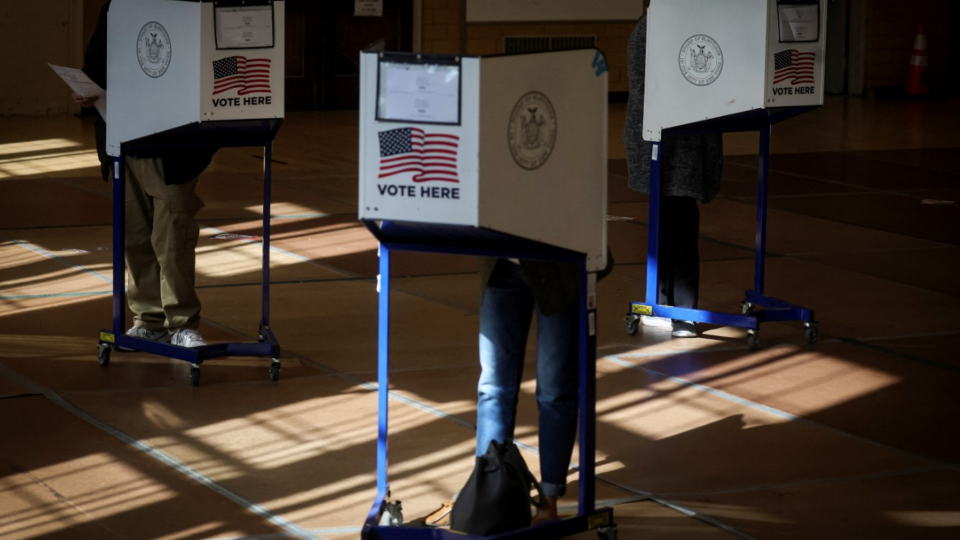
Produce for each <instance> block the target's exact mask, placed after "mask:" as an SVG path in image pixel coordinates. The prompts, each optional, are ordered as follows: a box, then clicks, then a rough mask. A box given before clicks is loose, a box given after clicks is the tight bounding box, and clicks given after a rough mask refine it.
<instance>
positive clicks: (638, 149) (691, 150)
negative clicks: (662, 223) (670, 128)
mask: <svg viewBox="0 0 960 540" xmlns="http://www.w3.org/2000/svg"><path fill="white" fill-rule="evenodd" d="M674 52H675V51H669V54H671V55H673V54H674ZM663 53H664V54H667V53H668V52H667V51H664V52H663ZM646 60H647V17H646V16H644V17H641V18H640V22H638V23H637V26H636V28H634V30H633V34H631V35H630V42H629V44H628V45H627V71H628V73H629V74H630V97H629V100H628V101H627V119H626V127H625V128H624V130H623V142H624V145H625V146H626V150H627V169H628V171H629V174H630V179H629V183H630V188H631V189H633V190H635V191H640V192H642V193H649V192H650V155H651V153H652V151H651V148H652V145H651V143H649V142H647V141H644V140H643V91H644V84H645V77H646ZM662 151H663V156H664V162H663V168H662V169H661V175H662V176H661V181H660V186H661V192H660V193H661V195H665V196H673V197H694V198H697V199H700V200H701V201H703V202H705V203H706V202H710V201H711V200H712V199H713V198H714V197H716V196H717V193H718V192H719V191H720V177H721V175H722V174H723V136H722V135H720V134H719V133H711V134H707V135H679V136H673V137H664V139H663V147H662Z"/></svg>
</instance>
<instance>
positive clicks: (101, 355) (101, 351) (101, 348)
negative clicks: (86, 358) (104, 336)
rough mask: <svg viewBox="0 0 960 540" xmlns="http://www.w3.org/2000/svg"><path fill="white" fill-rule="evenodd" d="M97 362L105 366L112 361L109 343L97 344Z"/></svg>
mask: <svg viewBox="0 0 960 540" xmlns="http://www.w3.org/2000/svg"><path fill="white" fill-rule="evenodd" d="M97 363H98V364H100V365H101V366H104V367H106V366H107V364H109V363H110V346H109V345H102V344H101V345H97Z"/></svg>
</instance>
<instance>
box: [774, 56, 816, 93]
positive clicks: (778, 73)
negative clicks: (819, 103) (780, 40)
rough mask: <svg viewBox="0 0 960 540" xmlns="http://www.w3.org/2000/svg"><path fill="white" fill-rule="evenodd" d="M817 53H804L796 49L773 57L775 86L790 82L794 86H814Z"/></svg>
mask: <svg viewBox="0 0 960 540" xmlns="http://www.w3.org/2000/svg"><path fill="white" fill-rule="evenodd" d="M816 59H817V53H812V52H806V53H802V52H800V51H798V50H796V49H789V50H786V51H782V52H778V53H777V54H775V55H773V68H774V72H773V84H780V83H782V82H789V83H790V84H791V85H792V86H796V85H798V84H813V83H814V82H816V81H815V79H814V78H813V65H814V63H815V61H816Z"/></svg>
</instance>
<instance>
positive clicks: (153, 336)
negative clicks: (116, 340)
mask: <svg viewBox="0 0 960 540" xmlns="http://www.w3.org/2000/svg"><path fill="white" fill-rule="evenodd" d="M126 334H127V335H128V336H130V337H135V338H140V339H149V340H150V341H156V342H158V343H167V342H169V341H170V335H169V334H168V333H167V331H166V330H160V331H159V332H154V331H152V330H147V329H146V328H144V327H142V326H133V327H131V328H130V329H129V330H127V332H126ZM117 348H118V349H120V350H121V351H127V352H129V351H132V350H133V349H130V348H127V347H117Z"/></svg>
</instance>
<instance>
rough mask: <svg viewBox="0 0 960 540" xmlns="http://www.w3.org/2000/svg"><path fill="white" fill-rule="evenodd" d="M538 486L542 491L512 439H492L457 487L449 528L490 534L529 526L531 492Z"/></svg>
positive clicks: (473, 533)
mask: <svg viewBox="0 0 960 540" xmlns="http://www.w3.org/2000/svg"><path fill="white" fill-rule="evenodd" d="M534 487H535V488H536V489H537V494H538V495H539V496H540V499H541V500H542V499H543V492H542V491H541V490H540V483H539V482H537V479H536V478H534V477H533V474H532V473H531V472H530V469H528V468H527V464H526V463H525V462H524V461H523V456H521V455H520V449H518V448H517V445H515V444H513V443H512V442H509V443H506V444H503V445H501V444H500V443H498V442H497V441H491V442H490V447H489V448H487V453H486V454H484V455H482V456H478V457H477V462H476V465H474V467H473V473H472V474H471V475H470V479H469V480H467V483H466V485H464V486H463V489H461V490H460V495H458V496H457V500H456V502H455V503H454V504H453V512H452V513H451V515H450V528H451V529H452V530H454V531H457V532H462V533H467V534H471V535H474V536H491V535H494V534H500V533H504V532H508V531H515V530H517V529H522V528H524V527H529V526H530V505H531V504H532V505H534V506H536V505H537V501H536V500H534V499H533V497H531V496H530V490H531V489H532V488H534Z"/></svg>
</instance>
